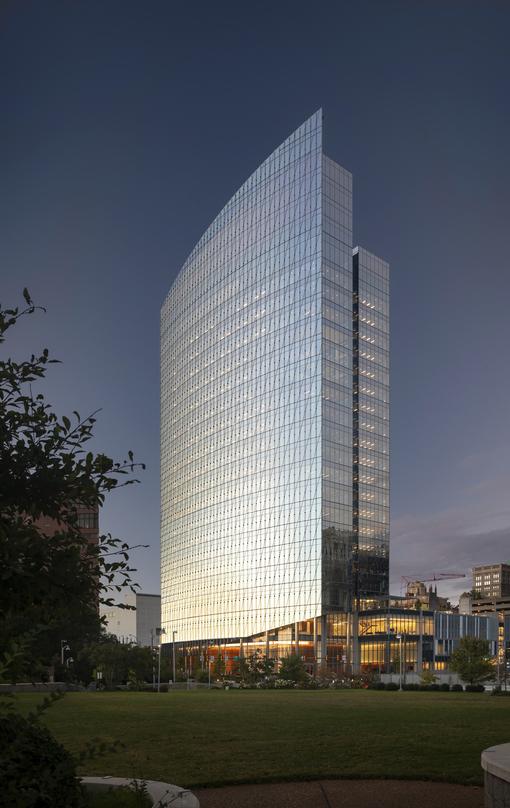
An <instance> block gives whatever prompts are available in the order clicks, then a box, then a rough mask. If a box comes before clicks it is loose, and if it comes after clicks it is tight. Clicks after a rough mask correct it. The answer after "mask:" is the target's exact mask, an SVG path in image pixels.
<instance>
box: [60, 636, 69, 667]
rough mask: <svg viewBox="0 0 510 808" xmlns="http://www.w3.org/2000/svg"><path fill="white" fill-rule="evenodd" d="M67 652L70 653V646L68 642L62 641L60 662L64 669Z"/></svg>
mask: <svg viewBox="0 0 510 808" xmlns="http://www.w3.org/2000/svg"><path fill="white" fill-rule="evenodd" d="M66 651H69V645H68V644H67V640H60V662H61V664H62V667H64V662H65V652H66Z"/></svg>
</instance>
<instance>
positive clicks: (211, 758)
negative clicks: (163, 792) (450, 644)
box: [19, 690, 510, 787]
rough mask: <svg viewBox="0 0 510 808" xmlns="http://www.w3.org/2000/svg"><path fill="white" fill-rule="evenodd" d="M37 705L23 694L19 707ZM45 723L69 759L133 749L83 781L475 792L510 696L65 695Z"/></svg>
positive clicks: (501, 738) (503, 738)
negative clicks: (367, 782)
mask: <svg viewBox="0 0 510 808" xmlns="http://www.w3.org/2000/svg"><path fill="white" fill-rule="evenodd" d="M38 700H40V697H39V696H37V695H32V694H30V695H23V696H20V697H19V703H20V704H21V705H22V706H23V709H25V708H28V706H29V705H32V704H34V703H35V702H37V701H38ZM45 716H46V717H45V721H46V722H47V724H48V726H49V727H50V728H51V729H52V730H53V731H54V732H55V735H56V736H57V738H59V739H60V740H61V741H62V742H63V743H64V744H65V746H66V747H68V748H69V749H70V750H71V751H77V750H79V749H80V748H82V746H83V744H84V743H85V742H86V741H89V740H90V739H92V738H94V737H100V738H101V739H104V740H114V739H119V740H121V741H122V742H123V743H124V744H125V745H126V748H125V749H124V750H121V751H119V752H117V753H113V754H110V753H108V754H107V755H106V756H105V757H103V758H101V759H98V760H96V761H92V762H90V763H88V764H87V765H86V767H85V768H84V770H83V772H82V773H83V774H91V775H92V774H94V775H104V774H111V775H115V776H121V777H139V778H146V779H154V780H166V781H169V782H173V783H178V784H179V785H182V786H188V787H198V786H210V785H220V784H225V783H242V782H269V781H279V780H303V779H315V778H326V777H330V778H333V777H351V778H358V777H394V778H408V779H430V780H447V781H450V782H458V783H473V784H480V783H481V782H482V771H481V768H480V753H481V751H482V749H485V748H486V747H488V746H492V745H493V744H497V743H505V742H508V741H510V698H495V697H492V696H489V695H487V694H478V693H473V694H470V693H412V692H411V693H406V692H404V693H398V692H397V693H385V692H382V693H381V692H377V691H366V690H362V691H358V690H354V691H342V690H336V691H335V690H332V691H297V690H296V691H267V690H265V691H264V690H262V691H253V690H244V691H235V690H234V691H232V690H231V691H228V692H225V691H220V690H211V691H207V690H206V691H194V692H185V691H181V692H175V693H168V694H167V693H161V694H159V695H158V694H156V693H69V694H67V695H66V697H65V698H64V699H62V701H60V702H57V703H56V704H55V705H54V706H53V707H51V708H50V710H49V711H48V712H47V713H46V714H45Z"/></svg>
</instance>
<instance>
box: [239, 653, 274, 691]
mask: <svg viewBox="0 0 510 808" xmlns="http://www.w3.org/2000/svg"><path fill="white" fill-rule="evenodd" d="M274 666H275V661H274V659H271V657H268V656H266V655H265V654H263V653H262V651H256V652H255V653H254V654H250V655H248V656H247V657H245V656H243V657H241V658H240V660H239V676H240V678H241V679H242V681H243V682H248V683H250V684H256V682H260V681H261V680H262V679H264V678H266V677H268V676H271V674H272V673H273V672H274Z"/></svg>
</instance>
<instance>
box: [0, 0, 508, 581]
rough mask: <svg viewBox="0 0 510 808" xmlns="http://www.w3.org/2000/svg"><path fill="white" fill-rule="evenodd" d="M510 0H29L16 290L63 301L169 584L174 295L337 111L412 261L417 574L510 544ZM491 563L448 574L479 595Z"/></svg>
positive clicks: (140, 537) (141, 532)
mask: <svg viewBox="0 0 510 808" xmlns="http://www.w3.org/2000/svg"><path fill="white" fill-rule="evenodd" d="M509 27H510V4H509V3H508V2H503V1H502V2H491V1H490V0H484V1H482V0H480V2H472V1H471V0H465V2H456V1H455V0H437V1H436V0H429V1H428V2H422V0H403V1H402V2H385V0H374V2H366V1H364V0H361V2H360V1H359V0H358V2H349V3H347V2H328V3H325V2H315V3H299V2H297V3H296V2H274V0H273V2H244V3H243V2H232V3H227V2H221V0H218V2H193V3H179V4H178V3H173V2H170V0H165V1H164V2H163V1H161V0H146V1H145V2H142V0H139V1H138V2H133V1H132V0H118V1H116V0H108V2H102V1H101V0H76V1H75V2H64V1H62V2H52V0H45V1H44V2H41V1H40V0H34V2H30V1H27V2H16V1H15V0H13V1H12V2H8V1H7V2H6V1H5V0H4V2H3V3H2V5H1V10H0V103H1V118H0V120H1V124H0V139H1V140H0V145H1V160H0V166H1V168H0V171H1V174H0V206H1V210H0V274H1V283H0V300H1V301H2V303H4V304H16V303H17V302H18V301H19V300H20V298H21V290H22V288H23V287H24V286H27V287H28V288H29V290H30V292H31V294H32V297H33V298H34V300H35V301H36V302H37V303H40V304H42V305H44V306H46V308H47V314H38V315H34V316H33V317H31V318H28V319H27V320H26V321H24V322H23V324H20V325H19V326H17V327H16V329H15V330H13V333H12V337H10V336H9V340H8V342H7V343H6V345H5V346H4V348H5V349H6V351H7V352H9V353H12V354H13V355H14V356H15V357H18V358H20V357H23V356H24V355H26V354H27V352H28V353H31V352H37V351H39V350H40V349H41V348H43V347H48V348H49V349H50V352H51V354H52V355H54V356H55V357H57V358H59V359H61V360H62V362H63V364H61V365H53V366H52V368H51V371H50V375H49V378H48V380H47V382H46V383H45V384H44V392H45V393H46V394H47V396H48V399H49V400H50V401H51V402H52V403H53V404H54V405H55V407H56V409H57V410H58V411H60V412H62V413H68V412H70V411H71V410H73V409H78V410H79V411H80V412H81V413H82V414H85V413H87V412H91V411H93V410H96V409H97V408H99V407H100V408H102V412H101V414H100V416H99V420H98V424H97V430H96V436H97V437H96V440H95V448H96V450H103V451H105V452H107V453H109V454H111V455H113V456H115V457H122V456H125V454H126V453H127V450H128V449H132V450H133V451H134V453H135V456H136V457H138V458H139V459H140V460H143V461H145V462H146V463H147V471H146V472H144V473H142V474H141V480H142V482H141V484H140V485H139V486H130V487H128V488H127V489H125V490H122V491H118V492H115V493H113V494H112V495H111V496H110V497H109V499H108V501H107V504H106V506H105V508H104V511H103V514H102V517H101V526H102V528H103V530H106V531H111V532H112V533H114V534H116V535H120V536H123V537H125V538H126V539H127V540H128V541H130V542H131V543H134V544H140V543H141V544H149V545H150V548H149V549H147V550H144V551H139V552H138V553H136V554H135V561H136V565H137V567H138V570H139V573H138V580H139V582H140V584H141V585H142V588H143V590H144V591H149V592H156V591H159V310H160V307H161V304H162V302H163V299H164V297H165V295H166V293H167V292H168V289H169V287H170V285H171V283H172V280H173V279H174V278H175V276H176V274H177V272H178V271H179V268H180V267H181V265H182V264H183V262H184V260H185V259H186V257H187V255H188V253H189V252H190V251H191V249H192V248H193V246H194V244H195V243H196V242H197V240H198V239H199V238H200V236H201V234H202V233H203V231H204V230H205V229H206V227H207V226H208V225H209V223H210V222H211V220H212V219H213V218H214V217H215V216H216V214H217V213H218V212H219V210H220V208H221V207H223V205H224V204H225V203H226V202H227V200H228V199H229V198H230V196H232V194H233V193H234V192H235V191H236V189H237V188H238V187H239V186H240V185H241V184H242V183H243V182H244V180H245V179H246V178H247V177H248V176H249V175H250V174H251V173H252V171H253V170H254V169H255V168H256V167H257V166H258V165H259V164H260V163H261V162H262V161H263V160H264V159H265V157H267V155H268V154H269V153H270V152H271V151H273V149H274V148H276V146H278V144H279V143H280V142H281V141H282V140H284V139H285V138H286V137H287V135H288V134H290V132H291V131H292V130H293V129H295V128H296V127H297V126H298V125H299V124H300V123H302V121H304V120H305V118H307V117H308V116H309V115H311V114H312V113H313V112H314V111H315V110H316V109H317V108H318V107H321V106H322V108H323V112H324V121H325V129H326V143H325V151H326V153H328V154H329V155H330V156H331V157H332V158H333V159H335V160H336V161H338V162H339V163H340V164H341V165H343V166H344V167H345V168H347V169H348V170H349V171H351V172H352V173H353V175H354V242H355V243H360V244H362V245H363V246H365V247H366V248H367V249H369V250H371V251H373V252H375V253H376V254H378V255H380V256H382V257H384V258H385V259H386V260H388V261H389V262H390V264H391V305H392V321H391V327H392V347H391V384H392V418H391V423H392V444H391V450H392V459H391V462H392V531H391V535H392V540H391V570H392V576H391V577H392V581H393V586H392V589H393V591H394V592H395V593H398V592H399V590H400V576H401V575H402V574H405V575H409V576H414V575H418V576H426V575H427V574H431V573H434V572H440V571H443V572H444V571H452V570H453V571H458V572H464V573H468V574H469V571H470V567H471V566H472V564H474V563H483V562H487V563H489V562H498V561H504V560H510V407H509V402H510V364H509V360H508V350H509V346H510V316H509V302H510V266H509V263H510V261H509V256H510V243H509V242H510V199H509V188H510V55H509V53H510V52H509V48H508V36H509ZM469 585H470V580H469V577H468V578H467V580H460V581H456V582H454V583H453V584H451V585H449V586H443V587H440V592H444V593H451V594H454V593H456V592H457V593H458V592H459V591H462V590H463V589H465V588H470V587H469Z"/></svg>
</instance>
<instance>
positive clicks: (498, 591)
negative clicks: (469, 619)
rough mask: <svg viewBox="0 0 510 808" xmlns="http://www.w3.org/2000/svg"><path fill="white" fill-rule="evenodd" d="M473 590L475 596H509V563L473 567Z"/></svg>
mask: <svg viewBox="0 0 510 808" xmlns="http://www.w3.org/2000/svg"><path fill="white" fill-rule="evenodd" d="M473 591H474V592H475V593H476V598H498V599H499V598H506V597H510V564H485V565H483V566H480V567H473Z"/></svg>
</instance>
